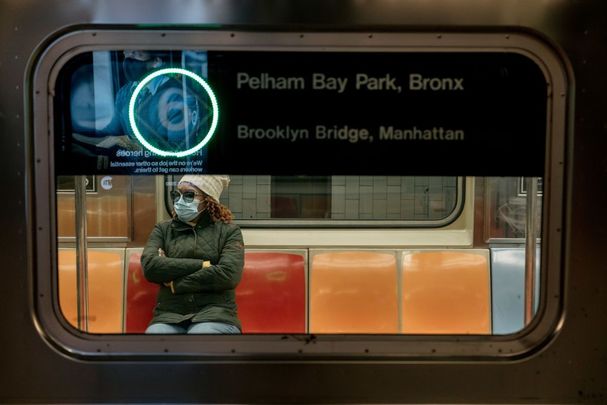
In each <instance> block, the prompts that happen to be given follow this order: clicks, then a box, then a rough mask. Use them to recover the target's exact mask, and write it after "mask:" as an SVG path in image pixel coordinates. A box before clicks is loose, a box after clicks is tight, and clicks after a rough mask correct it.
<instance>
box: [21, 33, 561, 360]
mask: <svg viewBox="0 0 607 405" xmlns="http://www.w3.org/2000/svg"><path fill="white" fill-rule="evenodd" d="M303 34H304V35H302V33H300V32H297V33H295V32H287V33H284V32H281V33H278V32H238V35H234V33H233V32H231V31H185V30H184V31H170V30H134V29H131V30H117V29H114V30H100V29H85V28H82V27H81V28H79V29H78V30H77V31H73V32H69V33H67V34H63V35H62V36H60V37H58V38H55V40H54V41H53V42H48V43H47V44H46V45H45V46H44V48H42V49H40V50H39V54H38V57H37V58H34V60H33V61H32V62H30V63H31V64H30V72H31V74H32V76H31V80H26V83H27V84H28V89H27V90H28V94H29V97H28V104H29V106H30V116H29V122H30V124H29V128H28V136H29V139H31V140H32V142H33V156H31V158H30V159H29V161H31V162H32V163H31V164H32V167H31V170H32V182H31V184H32V187H33V190H32V191H33V193H32V196H31V197H30V200H29V204H30V210H31V211H32V212H33V213H34V214H35V216H34V218H33V222H32V228H31V229H33V234H32V239H31V241H32V246H31V251H32V252H34V255H35V260H32V261H30V263H31V264H30V269H31V271H32V277H30V279H31V280H34V281H33V283H34V284H33V290H32V291H33V300H32V305H33V306H32V316H33V317H34V319H35V322H36V324H37V325H38V330H39V331H40V333H41V334H42V335H43V336H44V337H45V339H46V340H47V341H48V342H49V344H51V345H52V346H54V347H55V348H57V349H58V350H59V351H61V352H63V353H64V354H66V355H68V356H71V357H75V358H83V359H89V360H93V359H98V360H156V359H159V358H170V359H175V360H179V359H186V360H193V359H194V360H198V361H210V362H212V361H251V360H260V361H324V362H331V361H358V362H360V361H397V362H402V361H405V362H419V361H492V362H494V361H499V360H517V359H521V358H524V357H528V356H530V355H532V354H533V353H536V352H538V351H539V350H540V349H541V348H542V347H544V346H545V345H546V344H547V343H548V342H550V341H551V338H552V337H553V336H554V335H555V334H557V333H558V332H559V329H560V325H561V323H562V320H563V315H564V314H563V307H564V302H563V301H564V296H563V287H562V283H563V280H564V275H563V271H564V270H563V262H562V249H563V244H564V236H563V232H564V229H565V227H564V225H565V223H564V221H565V215H564V212H565V211H564V209H565V207H564V205H565V202H566V197H565V196H566V189H565V186H566V181H565V180H566V177H567V176H568V173H566V172H565V162H566V160H567V159H566V157H567V156H566V153H570V152H566V142H567V141H566V133H567V132H568V130H569V128H568V125H569V124H568V121H567V118H566V117H567V114H568V113H569V109H568V106H567V103H568V100H570V97H569V96H570V94H571V86H572V84H571V82H570V81H571V77H572V75H571V73H570V69H569V68H568V64H567V63H566V62H564V61H563V59H562V58H563V57H562V56H561V55H560V54H559V53H558V51H557V50H555V49H554V48H553V47H552V46H551V45H549V44H547V43H546V42H544V41H543V40H542V39H539V38H537V37H535V36H533V35H530V34H528V33H521V32H520V31H518V30H516V29H512V30H509V31H507V32H502V33H497V32H472V33H455V32H451V33H450V32H440V35H439V33H438V32H404V33H380V34H377V33H374V35H369V33H365V32H356V33H335V32H332V33H322V32H305V33H303ZM117 48H118V49H141V48H146V49H156V48H157V49H174V48H183V49H196V48H204V49H208V50H212V49H223V50H225V49H234V50H237V49H263V50H295V51H298V50H299V51H304V50H323V51H335V52H338V51H360V52H378V51H382V52H407V51H415V52H420V51H428V52H492V51H500V52H515V53H520V54H523V55H525V56H526V57H528V58H530V59H531V60H533V61H534V62H535V63H537V65H538V66H539V67H540V68H541V69H542V71H543V72H544V74H545V77H546V80H547V82H548V83H549V88H550V90H551V93H550V95H549V96H548V103H549V105H548V117H547V121H548V126H547V127H548V134H547V143H546V155H547V159H546V166H545V176H544V177H545V187H544V202H543V205H544V207H543V210H542V211H543V213H544V219H543V222H542V228H543V229H542V235H543V241H542V247H543V248H544V249H543V251H542V260H541V262H542V269H541V280H542V281H541V284H542V285H541V291H542V296H541V298H540V307H539V310H538V316H536V317H535V318H534V319H533V321H532V322H531V323H530V325H528V327H526V328H525V329H523V330H522V331H520V332H518V333H516V334H513V335H507V336H484V335H483V336H479V335H465V336H463V335H457V336H451V335H440V336H434V335H389V336H386V335H320V336H312V335H304V336H299V335H297V336H293V335H252V336H246V335H245V336H143V335H141V336H124V335H91V334H86V333H82V332H79V331H77V330H74V329H73V328H71V327H69V326H68V325H66V323H65V321H64V320H62V317H61V316H60V315H58V314H59V308H58V296H57V279H58V274H57V269H56V267H55V266H56V263H57V257H56V256H57V249H58V242H57V239H56V235H55V234H54V229H55V226H54V225H55V221H56V211H55V210H56V207H55V199H54V196H55V192H56V189H55V178H54V167H55V166H54V155H53V152H52V151H53V140H54V137H53V134H52V128H53V125H52V119H53V111H52V108H53V107H52V102H51V101H52V94H53V84H54V82H55V80H56V77H57V74H58V72H59V69H60V68H61V66H63V64H65V63H66V62H67V61H68V60H69V59H71V58H72V57H74V56H75V55H77V54H79V53H82V52H88V51H91V50H111V49H117ZM49 134H50V135H51V136H48V135H49Z"/></svg>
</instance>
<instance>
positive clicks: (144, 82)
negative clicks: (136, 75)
mask: <svg viewBox="0 0 607 405" xmlns="http://www.w3.org/2000/svg"><path fill="white" fill-rule="evenodd" d="M169 74H180V75H184V76H187V77H189V78H190V79H192V80H194V81H195V82H197V83H198V84H200V86H201V87H202V88H203V89H204V90H205V92H206V94H207V95H208V97H209V100H210V101H211V107H212V109H213V111H212V117H213V118H212V121H211V126H210V127H209V130H208V132H207V134H206V135H205V137H204V138H203V139H202V141H200V143H198V144H197V145H195V146H194V147H192V148H190V149H187V150H182V151H166V150H162V149H159V148H157V147H155V146H154V145H152V144H150V142H148V141H147V140H146V139H145V137H144V136H143V135H142V134H141V131H139V128H138V127H137V124H136V122H135V101H136V100H137V97H138V96H139V95H140V93H141V91H142V90H143V88H144V87H145V86H146V85H147V84H148V83H150V82H151V81H152V80H154V79H155V78H157V77H159V76H162V75H169ZM218 119H219V107H218V104H217V98H216V97H215V93H214V92H213V89H211V86H209V85H208V83H207V82H206V81H205V80H204V79H203V78H202V77H200V76H198V75H197V74H195V73H193V72H190V71H189V70H186V69H180V68H166V69H160V70H157V71H155V72H153V73H150V74H149V75H148V76H146V77H145V78H144V79H143V80H141V82H139V84H138V85H137V87H135V91H134V92H133V95H132V96H131V99H130V101H129V123H130V125H131V129H132V130H133V133H134V134H135V136H136V137H137V140H139V142H140V143H141V144H142V145H143V146H144V147H145V148H147V149H148V150H150V151H152V152H154V153H155V154H157V155H160V156H175V157H184V156H188V155H191V154H193V153H195V152H197V151H199V150H200V149H202V148H203V147H204V146H205V145H206V144H207V143H208V142H209V141H210V140H211V138H212V137H213V134H214V133H215V130H216V129H217V122H218Z"/></svg>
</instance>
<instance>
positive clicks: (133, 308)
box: [125, 248, 160, 333]
mask: <svg viewBox="0 0 607 405" xmlns="http://www.w3.org/2000/svg"><path fill="white" fill-rule="evenodd" d="M126 252H127V253H126V254H127V256H126V257H127V260H128V262H127V263H128V268H127V271H126V309H125V314H126V315H125V317H126V320H125V332H126V333H143V332H145V330H146V328H147V327H148V324H149V323H150V321H151V320H152V315H153V311H154V306H155V305H156V296H157V294H158V290H159V289H160V286H159V285H158V284H156V283H151V282H149V281H148V280H146V278H145V277H144V276H143V269H142V268H141V253H142V252H143V249H141V248H137V249H127V250H126Z"/></svg>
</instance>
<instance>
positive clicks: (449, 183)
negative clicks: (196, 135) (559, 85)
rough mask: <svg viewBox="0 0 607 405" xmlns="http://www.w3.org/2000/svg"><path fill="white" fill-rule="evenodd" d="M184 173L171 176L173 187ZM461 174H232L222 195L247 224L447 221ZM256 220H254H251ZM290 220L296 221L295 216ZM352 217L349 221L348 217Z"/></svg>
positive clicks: (452, 215) (453, 211) (455, 204)
mask: <svg viewBox="0 0 607 405" xmlns="http://www.w3.org/2000/svg"><path fill="white" fill-rule="evenodd" d="M177 181H178V178H176V177H175V176H171V178H170V179H167V185H168V186H169V187H168V188H167V197H166V198H167V211H168V212H169V213H170V212H171V201H170V190H171V189H172V188H174V187H175V185H176V184H177ZM462 195H463V182H462V181H461V180H459V181H458V178H457V177H427V176H426V177H422V176H246V175H245V176H232V180H231V183H230V188H229V189H228V190H227V193H225V195H224V194H222V195H221V202H222V203H224V204H226V205H228V206H229V207H230V209H231V211H232V213H233V214H234V215H235V217H236V219H237V220H238V221H239V223H241V224H242V225H245V226H259V224H260V223H264V220H268V219H271V220H272V221H271V222H270V226H271V225H272V224H274V225H277V224H278V225H280V224H286V225H290V226H299V225H303V226H305V225H308V226H310V225H314V226H328V227H331V226H339V225H346V224H347V225H351V224H352V221H355V222H356V224H357V225H358V226H377V223H378V221H383V223H382V225H388V224H387V223H386V222H388V221H389V222H390V225H391V226H400V227H414V226H420V225H421V226H437V227H438V226H444V225H446V224H448V223H449V222H450V221H452V220H454V219H455V218H456V216H457V214H458V211H459V209H460V208H461V204H462V203H463V201H462V199H461V198H462ZM251 220H252V221H251ZM289 220H290V221H289ZM346 221H347V222H346Z"/></svg>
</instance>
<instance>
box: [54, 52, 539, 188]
mask: <svg viewBox="0 0 607 405" xmlns="http://www.w3.org/2000/svg"><path fill="white" fill-rule="evenodd" d="M57 88H58V89H59V90H60V91H58V92H56V94H57V96H56V97H55V103H54V109H55V140H56V150H55V152H56V156H57V159H56V167H57V174H59V175H68V174H83V173H107V174H181V173H242V174H274V175H327V174H333V175H335V174H344V175H348V174H350V175H358V174H365V175H373V174H390V175H484V176H500V175H508V176H511V175H518V176H542V175H543V169H544V160H545V147H546V145H545V143H546V131H547V124H546V123H547V103H548V89H547V83H546V78H545V77H544V74H543V73H542V71H541V69H540V68H539V66H538V65H537V64H536V62H534V61H533V60H531V59H530V58H528V57H526V56H524V55H521V54H518V53H514V52H382V53H377V52H317V51H313V52H284V51H280V52H278V51H271V52H270V51H267V52H264V51H200V50H192V51H185V50H183V51H166V52H164V51H100V52H90V53H85V54H82V55H79V56H78V57H76V58H74V59H72V60H71V61H70V62H69V63H68V64H66V65H65V66H64V67H63V69H62V70H61V72H60V75H59V78H58V81H57Z"/></svg>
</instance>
